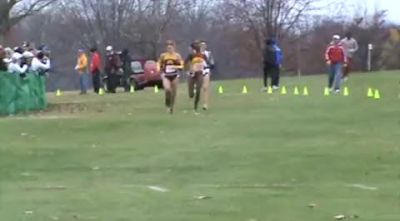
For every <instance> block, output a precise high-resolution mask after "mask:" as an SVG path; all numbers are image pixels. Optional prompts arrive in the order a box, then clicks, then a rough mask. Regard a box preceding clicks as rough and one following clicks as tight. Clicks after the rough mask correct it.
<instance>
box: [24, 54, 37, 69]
mask: <svg viewBox="0 0 400 221" xmlns="http://www.w3.org/2000/svg"><path fill="white" fill-rule="evenodd" d="M34 57H35V56H34V54H33V53H32V52H30V51H25V52H24V53H22V58H21V67H22V66H24V65H28V68H31V65H32V60H33V58H34Z"/></svg>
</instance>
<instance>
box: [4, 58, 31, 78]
mask: <svg viewBox="0 0 400 221" xmlns="http://www.w3.org/2000/svg"><path fill="white" fill-rule="evenodd" d="M21 58H22V55H21V54H20V53H18V52H15V53H14V54H13V55H12V56H11V62H10V64H8V70H7V71H8V72H9V73H12V74H19V75H21V77H25V75H26V71H27V70H28V65H26V64H25V65H23V66H22V67H21Z"/></svg>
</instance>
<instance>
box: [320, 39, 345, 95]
mask: <svg viewBox="0 0 400 221" xmlns="http://www.w3.org/2000/svg"><path fill="white" fill-rule="evenodd" d="M325 61H326V64H327V65H328V68H329V81H328V87H329V88H330V91H334V92H335V93H336V94H338V93H340V88H341V84H342V75H343V74H342V72H343V67H346V66H347V56H346V52H345V49H344V48H343V46H342V44H341V43H340V36H339V35H334V36H333V38H332V42H331V43H330V45H329V46H328V48H327V49H326V52H325Z"/></svg>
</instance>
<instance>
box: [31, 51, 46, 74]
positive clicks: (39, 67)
mask: <svg viewBox="0 0 400 221" xmlns="http://www.w3.org/2000/svg"><path fill="white" fill-rule="evenodd" d="M30 70H31V71H32V72H35V73H38V74H39V75H45V74H46V73H47V72H48V71H49V70H50V59H49V58H47V57H45V56H44V53H43V52H38V53H37V55H36V56H35V57H34V58H32V63H31V66H30Z"/></svg>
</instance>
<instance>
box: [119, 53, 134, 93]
mask: <svg viewBox="0 0 400 221" xmlns="http://www.w3.org/2000/svg"><path fill="white" fill-rule="evenodd" d="M121 62H122V70H123V72H124V75H123V76H122V78H123V79H122V82H123V86H124V88H125V91H126V92H128V91H129V90H130V85H131V82H130V76H131V74H132V66H131V63H132V57H131V55H130V54H129V50H128V49H127V48H125V49H124V50H122V54H121Z"/></svg>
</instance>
